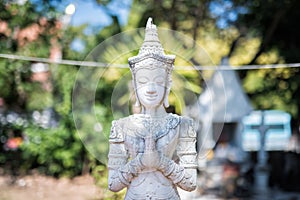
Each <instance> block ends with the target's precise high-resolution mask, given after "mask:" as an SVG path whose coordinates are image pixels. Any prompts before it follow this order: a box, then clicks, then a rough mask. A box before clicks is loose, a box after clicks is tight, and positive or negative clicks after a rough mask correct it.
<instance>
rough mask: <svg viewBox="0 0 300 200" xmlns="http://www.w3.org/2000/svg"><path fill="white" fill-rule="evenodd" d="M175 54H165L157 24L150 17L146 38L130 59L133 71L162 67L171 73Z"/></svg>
mask: <svg viewBox="0 0 300 200" xmlns="http://www.w3.org/2000/svg"><path fill="white" fill-rule="evenodd" d="M174 60H175V55H165V53H164V49H163V47H162V45H161V43H160V41H159V38H158V34H157V28H156V25H154V24H153V23H152V18H149V19H148V21H147V25H146V30H145V39H144V42H143V44H142V46H141V48H140V50H139V53H138V55H137V56H133V57H131V58H129V59H128V63H129V66H130V69H131V71H132V72H133V73H135V72H136V70H138V69H140V68H149V67H150V68H152V67H160V68H164V69H166V70H167V72H168V73H170V72H171V71H172V69H173V64H174Z"/></svg>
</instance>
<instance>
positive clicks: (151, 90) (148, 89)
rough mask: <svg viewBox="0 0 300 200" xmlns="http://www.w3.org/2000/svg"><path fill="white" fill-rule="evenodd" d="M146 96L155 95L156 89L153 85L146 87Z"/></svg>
mask: <svg viewBox="0 0 300 200" xmlns="http://www.w3.org/2000/svg"><path fill="white" fill-rule="evenodd" d="M146 92H147V94H155V93H156V87H155V84H154V83H149V85H148V87H147V91H146Z"/></svg>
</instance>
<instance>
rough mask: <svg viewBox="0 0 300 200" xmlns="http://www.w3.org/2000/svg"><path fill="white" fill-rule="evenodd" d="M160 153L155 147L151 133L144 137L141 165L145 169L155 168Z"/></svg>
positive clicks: (157, 165) (157, 164)
mask: <svg viewBox="0 0 300 200" xmlns="http://www.w3.org/2000/svg"><path fill="white" fill-rule="evenodd" d="M160 160H161V154H160V152H159V151H158V150H157V149H156V141H155V139H154V137H153V136H152V135H150V136H148V137H146V138H145V149H144V153H143V155H142V158H141V162H142V165H143V166H144V167H145V168H147V169H157V168H158V167H159V164H160Z"/></svg>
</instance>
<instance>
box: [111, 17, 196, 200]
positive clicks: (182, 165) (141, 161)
mask: <svg viewBox="0 0 300 200" xmlns="http://www.w3.org/2000/svg"><path fill="white" fill-rule="evenodd" d="M174 60H175V56H174V55H165V54H164V50H163V48H162V46H161V43H160V41H159V39H158V34H157V29H156V26H155V25H154V24H153V23H152V19H151V18H149V19H148V22H147V26H146V33H145V39H144V43H143V45H142V47H141V49H140V51H139V53H138V55H137V56H134V57H131V58H129V59H128V61H129V65H130V69H131V72H132V77H133V85H134V89H135V93H136V105H135V106H140V107H141V113H140V114H133V115H130V116H128V117H125V118H122V119H119V120H115V121H113V122H112V128H111V133H110V139H109V142H110V150H109V155H108V168H109V175H108V187H109V189H110V190H111V191H115V192H117V191H120V190H122V189H123V188H127V193H126V196H125V199H126V200H130V199H132V200H138V199H152V200H154V199H170V200H176V199H180V196H179V194H178V191H177V186H178V187H180V188H182V189H183V190H186V191H192V190H195V188H196V178H197V169H196V168H197V165H196V150H195V142H196V134H195V131H194V129H193V122H192V120H191V119H189V118H187V117H181V116H178V115H176V114H169V113H167V112H166V111H165V107H168V106H169V105H168V104H169V103H168V95H169V93H170V87H171V81H172V80H171V72H172V70H173V64H174Z"/></svg>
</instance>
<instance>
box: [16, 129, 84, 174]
mask: <svg viewBox="0 0 300 200" xmlns="http://www.w3.org/2000/svg"><path fill="white" fill-rule="evenodd" d="M25 134H26V137H27V141H26V142H25V143H23V145H22V147H21V150H22V151H23V154H22V156H23V158H24V160H27V162H28V160H29V162H28V164H37V165H38V169H39V171H40V172H42V173H45V174H48V175H53V176H68V177H72V176H75V175H78V174H80V173H81V170H82V164H83V157H84V154H83V146H82V143H81V141H80V139H79V138H78V136H77V134H76V133H75V131H74V129H70V128H69V127H65V126H63V125H61V126H59V127H57V128H52V129H42V128H38V127H33V126H30V127H28V128H26V129H25ZM27 167H33V166H27Z"/></svg>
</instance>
